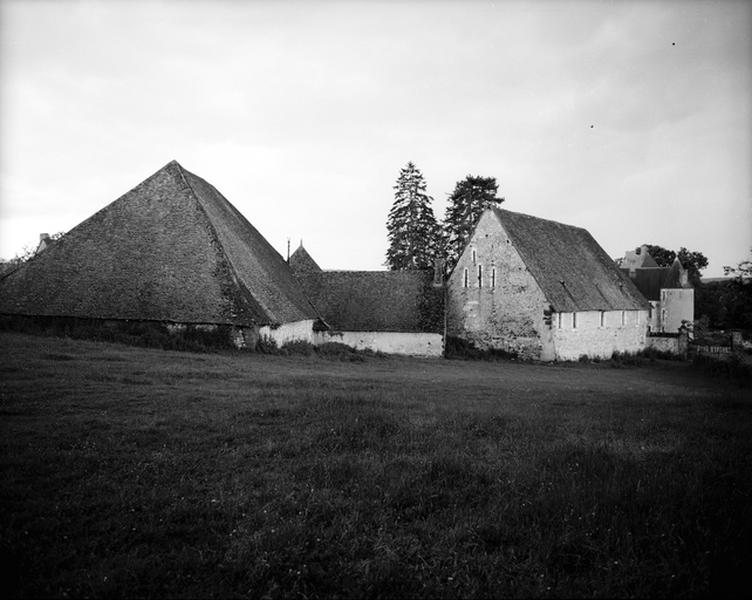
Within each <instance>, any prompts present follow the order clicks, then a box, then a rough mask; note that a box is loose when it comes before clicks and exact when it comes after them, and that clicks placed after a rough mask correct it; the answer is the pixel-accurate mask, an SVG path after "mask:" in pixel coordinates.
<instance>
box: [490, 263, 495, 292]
mask: <svg viewBox="0 0 752 600" xmlns="http://www.w3.org/2000/svg"><path fill="white" fill-rule="evenodd" d="M491 287H492V288H495V287H496V267H492V268H491Z"/></svg>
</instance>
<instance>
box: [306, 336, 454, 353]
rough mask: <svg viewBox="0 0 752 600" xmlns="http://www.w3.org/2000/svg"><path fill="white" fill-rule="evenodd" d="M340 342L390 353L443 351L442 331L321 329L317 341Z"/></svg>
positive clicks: (361, 348)
mask: <svg viewBox="0 0 752 600" xmlns="http://www.w3.org/2000/svg"><path fill="white" fill-rule="evenodd" d="M327 342H338V343H340V344H346V345H348V346H350V347H352V348H355V349H356V350H373V351H374V352H386V353H388V354H405V355H408V356H433V357H438V356H441V355H442V353H443V340H442V336H441V334H440V333H419V332H418V333H405V332H402V331H321V332H317V333H316V334H315V343H316V344H317V345H318V344H325V343H327Z"/></svg>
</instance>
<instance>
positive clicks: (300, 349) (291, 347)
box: [280, 340, 316, 356]
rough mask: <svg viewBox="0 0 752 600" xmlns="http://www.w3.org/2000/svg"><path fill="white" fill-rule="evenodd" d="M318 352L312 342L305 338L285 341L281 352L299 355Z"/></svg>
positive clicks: (309, 354)
mask: <svg viewBox="0 0 752 600" xmlns="http://www.w3.org/2000/svg"><path fill="white" fill-rule="evenodd" d="M315 352H316V348H315V347H314V345H313V344H311V342H306V341H304V340H293V341H291V342H285V343H284V344H282V347H281V348H280V354H285V355H288V356H289V355H298V356H311V355H312V354H314V353H315Z"/></svg>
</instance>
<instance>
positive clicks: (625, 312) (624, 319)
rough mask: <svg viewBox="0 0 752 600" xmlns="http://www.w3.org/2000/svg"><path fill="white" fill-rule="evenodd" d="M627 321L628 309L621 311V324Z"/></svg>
mask: <svg viewBox="0 0 752 600" xmlns="http://www.w3.org/2000/svg"><path fill="white" fill-rule="evenodd" d="M626 323H627V311H626V310H623V311H621V324H622V325H626Z"/></svg>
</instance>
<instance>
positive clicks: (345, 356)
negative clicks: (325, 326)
mask: <svg viewBox="0 0 752 600" xmlns="http://www.w3.org/2000/svg"><path fill="white" fill-rule="evenodd" d="M316 352H317V354H318V355H319V356H322V357H324V358H330V359H338V360H346V361H351V362H363V361H365V355H366V354H373V352H371V351H370V350H369V351H365V350H356V349H355V348H352V347H350V346H348V345H346V344H341V343H339V342H327V343H326V344H321V345H320V346H316Z"/></svg>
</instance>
